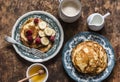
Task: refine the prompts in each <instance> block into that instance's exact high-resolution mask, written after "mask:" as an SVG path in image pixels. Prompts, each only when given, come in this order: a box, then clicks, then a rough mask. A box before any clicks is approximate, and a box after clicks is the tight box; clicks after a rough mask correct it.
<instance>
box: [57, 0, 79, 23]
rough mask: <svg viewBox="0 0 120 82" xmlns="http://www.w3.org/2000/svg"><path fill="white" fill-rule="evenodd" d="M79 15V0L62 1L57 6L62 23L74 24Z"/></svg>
mask: <svg viewBox="0 0 120 82" xmlns="http://www.w3.org/2000/svg"><path fill="white" fill-rule="evenodd" d="M80 13H81V2H80V1H79V0H62V1H60V5H59V16H60V18H61V19H62V20H63V21H64V22H68V23H72V22H75V21H76V20H77V19H78V18H79V17H80Z"/></svg>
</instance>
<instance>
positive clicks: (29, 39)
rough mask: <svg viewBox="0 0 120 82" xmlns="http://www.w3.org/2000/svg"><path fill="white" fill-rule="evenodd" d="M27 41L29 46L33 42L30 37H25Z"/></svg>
mask: <svg viewBox="0 0 120 82" xmlns="http://www.w3.org/2000/svg"><path fill="white" fill-rule="evenodd" d="M27 40H28V42H29V43H30V44H31V43H32V42H33V38H32V36H27Z"/></svg>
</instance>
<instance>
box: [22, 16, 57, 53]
mask: <svg viewBox="0 0 120 82" xmlns="http://www.w3.org/2000/svg"><path fill="white" fill-rule="evenodd" d="M55 35H56V32H55V30H54V29H52V28H51V27H50V26H49V25H48V24H47V22H45V21H44V20H42V19H40V18H29V19H28V20H26V21H25V22H24V24H23V25H22V27H21V30H20V40H21V41H22V43H23V44H24V45H25V46H28V47H31V48H37V49H39V50H41V51H42V52H47V51H48V50H49V49H50V48H51V47H52V46H53V43H54V40H55Z"/></svg>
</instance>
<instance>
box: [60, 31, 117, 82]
mask: <svg viewBox="0 0 120 82" xmlns="http://www.w3.org/2000/svg"><path fill="white" fill-rule="evenodd" d="M86 33H89V34H90V33H92V34H96V35H98V36H100V37H102V38H104V40H105V41H107V42H108V43H109V45H110V48H111V49H112V52H113V55H114V59H113V61H114V62H113V65H112V70H110V71H109V73H108V74H107V76H105V77H104V78H102V79H100V80H99V81H98V82H101V81H103V80H105V79H106V78H107V77H108V76H109V75H110V74H111V72H112V71H113V69H114V66H115V53H114V49H113V47H112V45H111V43H110V42H109V40H108V39H107V38H106V37H104V36H103V35H101V34H98V33H95V32H90V31H84V32H79V33H77V34H75V35H74V36H73V37H72V38H70V39H69V40H68V41H67V42H66V43H65V45H64V47H63V49H62V64H63V68H64V70H65V72H66V73H67V75H68V76H69V77H70V78H71V79H73V80H74V81H77V79H75V78H74V77H72V75H71V73H70V72H68V70H67V69H66V66H65V63H64V51H65V47H66V46H68V44H69V43H70V42H71V41H72V39H73V38H75V37H77V36H79V35H82V34H86ZM80 82H82V81H80ZM87 82H93V81H87Z"/></svg>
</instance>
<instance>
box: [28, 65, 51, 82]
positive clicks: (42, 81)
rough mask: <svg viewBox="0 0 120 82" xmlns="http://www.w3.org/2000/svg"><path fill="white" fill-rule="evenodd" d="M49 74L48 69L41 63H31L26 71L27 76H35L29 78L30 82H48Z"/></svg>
mask: <svg viewBox="0 0 120 82" xmlns="http://www.w3.org/2000/svg"><path fill="white" fill-rule="evenodd" d="M33 75H34V76H33ZM48 75H49V74H48V69H47V68H46V67H45V66H44V65H43V64H40V63H34V64H32V65H30V66H29V67H28V69H27V72H26V76H27V77H29V76H33V77H32V78H30V79H29V82H46V81H47V79H48Z"/></svg>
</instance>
